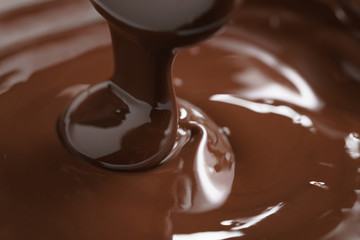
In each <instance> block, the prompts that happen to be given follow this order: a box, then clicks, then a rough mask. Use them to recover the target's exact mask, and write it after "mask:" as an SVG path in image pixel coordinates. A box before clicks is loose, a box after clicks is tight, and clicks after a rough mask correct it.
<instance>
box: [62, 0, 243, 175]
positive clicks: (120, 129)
mask: <svg viewBox="0 0 360 240" xmlns="http://www.w3.org/2000/svg"><path fill="white" fill-rule="evenodd" d="M93 3H94V5H95V7H96V8H97V9H98V11H99V12H100V13H101V14H102V15H103V16H104V17H105V18H106V19H107V20H108V21H109V26H110V32H111V36H112V39H113V49H114V58H115V73H114V76H113V77H112V79H111V80H110V81H108V82H105V83H101V84H98V85H96V86H94V87H92V88H91V89H89V90H87V91H86V92H84V93H82V94H81V95H80V96H78V97H77V98H76V99H75V100H74V101H73V102H72V103H71V104H70V106H69V107H68V109H67V110H66V112H65V113H64V114H63V116H62V118H61V119H60V121H59V129H60V134H61V136H62V138H63V140H64V143H65V144H66V146H67V147H68V148H69V149H70V150H71V151H72V152H74V153H75V154H77V155H78V156H80V157H81V158H82V159H85V160H87V161H89V162H91V163H93V164H96V165H99V166H102V167H106V168H110V169H116V170H142V169H145V168H148V167H152V166H155V165H157V164H159V163H160V162H164V161H165V159H166V158H168V157H169V155H172V152H173V151H174V148H175V147H179V146H177V145H178V143H177V142H178V141H180V140H179V139H177V138H181V136H179V135H178V134H177V132H178V131H177V130H178V114H177V104H176V99H175V93H174V89H173V84H172V80H171V69H172V62H173V59H174V56H175V47H180V46H184V45H187V44H190V43H194V42H196V41H199V40H201V39H204V38H206V37H208V36H209V35H211V34H213V33H214V32H216V31H217V30H218V29H219V28H220V27H221V26H222V25H223V24H225V23H226V21H227V20H228V15H229V13H230V12H231V10H232V9H233V8H234V7H235V5H236V1H230V0H229V1H226V3H225V4H224V3H223V2H222V1H219V0H217V1H214V0H202V1H196V2H189V3H183V2H179V1H166V2H165V3H164V1H159V0H153V1H151V2H149V1H145V2H139V1H136V2H134V1H132V0H129V1H110V0H101V1H100V0H97V1H93ZM149 4H150V5H151V6H152V8H150V9H149V8H148V6H149ZM222 138H225V136H224V137H222Z"/></svg>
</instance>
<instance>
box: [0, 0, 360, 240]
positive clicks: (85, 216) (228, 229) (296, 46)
mask: <svg viewBox="0 0 360 240" xmlns="http://www.w3.org/2000/svg"><path fill="white" fill-rule="evenodd" d="M344 4H346V6H347V7H345V5H344ZM55 5H56V8H54V6H55ZM354 6H355V7H354ZM358 6H359V4H358V3H357V1H355V0H353V1H321V2H320V1H310V0H307V1H301V2H300V1H297V2H294V1H292V2H289V1H285V0H284V1H280V0H273V1H271V2H270V1H266V0H254V1H248V2H247V3H245V5H244V6H243V7H242V8H241V9H240V10H238V11H237V13H236V16H237V17H236V19H235V20H234V24H233V25H232V26H230V27H228V28H227V29H226V31H225V32H224V33H222V34H221V35H219V36H217V37H216V38H214V39H212V40H209V41H207V42H205V43H203V44H201V45H199V46H196V47H193V48H190V49H186V50H182V51H180V53H179V55H178V57H177V58H176V61H175V65H174V77H175V78H174V83H175V90H176V93H177V96H179V97H181V98H182V99H185V100H186V101H188V102H191V103H192V104H195V105H196V106H199V107H200V108H201V109H202V110H199V109H198V108H197V107H194V106H193V105H191V104H190V103H188V102H184V101H180V102H179V119H180V120H179V122H180V123H181V122H183V124H180V126H181V127H180V128H179V130H178V133H177V136H181V137H179V138H178V139H179V146H181V148H179V149H182V150H181V154H177V153H178V149H177V148H175V150H176V151H174V153H173V158H172V159H171V160H170V159H169V160H168V161H166V162H165V163H163V164H161V165H160V166H158V167H155V168H153V169H150V170H147V171H142V172H134V173H123V172H113V171H107V170H105V169H102V168H98V167H95V166H93V165H90V164H87V163H86V162H82V161H79V159H78V157H76V156H74V155H73V154H71V153H70V152H69V151H67V150H66V149H65V148H64V147H63V145H62V143H61V141H60V139H59V137H58V134H57V130H56V123H57V120H58V118H59V115H60V114H61V113H62V112H63V110H64V108H65V107H66V106H67V104H68V103H69V102H71V101H72V100H73V99H74V97H75V96H77V95H78V93H79V92H81V91H83V90H84V89H91V87H90V86H94V85H97V84H101V82H103V80H105V79H108V78H109V76H111V73H112V72H113V69H112V67H111V66H112V49H111V47H110V45H109V44H110V43H109V42H110V37H109V35H108V34H107V32H106V31H107V30H106V29H107V26H106V24H104V23H101V22H98V20H97V18H90V17H89V14H88V13H87V14H83V15H82V13H83V12H84V11H85V9H87V8H88V7H89V4H88V3H87V2H86V1H80V0H76V1H75V0H74V1H72V2H70V1H69V2H66V1H64V2H61V3H53V4H49V5H42V4H40V3H39V6H37V7H36V6H33V7H32V8H28V9H27V10H26V11H24V10H23V9H22V10H19V12H18V14H15V13H17V12H16V10H11V11H12V14H5V15H2V16H5V17H3V19H2V21H1V26H9V27H8V28H1V27H0V31H3V32H1V33H0V35H1V36H2V39H3V36H5V37H4V40H2V41H0V44H2V45H1V46H2V48H1V49H0V93H1V95H0V116H1V121H0V129H1V133H2V134H1V135H2V137H1V138H0V146H1V149H0V151H1V161H0V210H1V213H2V216H3V217H2V218H0V238H1V239H6V240H13V239H15V240H18V239H109V240H112V239H164V240H165V239H166V240H169V239H174V240H179V239H251V240H258V239H270V240H287V239H295V240H303V239H310V240H311V239H313V240H352V239H357V238H359V237H360V232H359V227H358V225H359V220H360V219H359V216H360V213H359V209H360V200H359V198H360V196H359V195H360V192H359V191H360V175H359V169H360V163H359V158H360V137H359V133H360V125H359V122H360V110H359V107H358V105H359V102H360V99H359V96H360V71H359V69H360V59H359V54H358V52H360V39H359V32H358V27H357V26H358V24H359V22H358V20H357V19H358V18H357V17H356V16H357V15H356V14H357V11H356V9H357V7H358ZM34 9H35V10H34ZM27 12H32V13H33V14H31V15H27V14H26V13H27ZM49 12H51V15H50V16H49V15H48V13H49ZM64 12H66V13H68V14H67V18H69V19H72V18H73V19H77V21H78V22H81V21H82V22H83V23H84V25H77V28H76V29H67V30H65V29H66V28H65V27H64V25H61V23H62V22H63V21H65V20H66V19H64V17H63V13H64ZM0 16H1V15H0ZM6 16H9V17H6ZM10 16H12V17H10ZM93 16H96V14H95V13H94V14H93ZM50 17H51V18H50ZM48 18H50V19H51V21H46V20H47V19H48ZM94 19H95V20H94ZM44 21H45V22H46V25H47V26H49V27H48V30H49V31H50V29H51V31H52V32H50V33H49V35H46V34H44V33H43V32H38V26H39V23H43V22H44ZM94 21H96V22H95V23H94ZM29 22H31V23H32V24H34V25H35V26H37V28H36V29H35V28H33V29H32V28H30V27H29ZM85 23H86V24H85ZM57 24H58V25H57ZM10 26H11V27H10ZM69 26H72V25H69ZM19 28H21V29H22V34H23V35H21V36H22V37H23V39H24V40H23V41H20V40H18V41H17V42H16V45H11V41H10V40H8V39H20V38H19V37H17V36H19V35H18V34H20V33H19V31H18V29H19ZM2 29H5V30H2ZM11 29H14V30H11ZM15 29H16V30H15ZM55 30H56V31H55ZM33 32H34V34H35V33H36V34H38V36H39V38H38V39H37V38H34V34H33ZM54 32H56V34H54ZM4 33H6V35H5V34H4ZM28 38H30V40H29V39H28ZM104 90H106V88H104ZM204 112H206V114H205V113H204ZM80 116H81V115H80ZM120 116H121V114H120ZM210 118H211V119H213V120H214V122H215V123H216V124H215V123H214V122H213V121H211V120H210ZM87 121H90V122H91V123H93V122H94V121H95V122H97V123H98V122H99V121H98V119H95V120H94V119H87ZM103 124H104V125H111V124H113V123H112V122H106V121H104V122H103ZM191 124H193V125H191ZM217 126H221V127H222V128H221V133H220V132H219V129H218V127H217ZM223 134H226V135H228V138H229V140H230V144H231V149H232V150H233V151H234V154H235V160H236V161H235V162H234V158H233V155H232V153H231V149H230V148H229V144H228V143H227V141H226V139H225V138H222V137H221V136H223ZM218 139H220V142H219V140H218ZM226 153H230V155H229V154H228V155H227V154H226Z"/></svg>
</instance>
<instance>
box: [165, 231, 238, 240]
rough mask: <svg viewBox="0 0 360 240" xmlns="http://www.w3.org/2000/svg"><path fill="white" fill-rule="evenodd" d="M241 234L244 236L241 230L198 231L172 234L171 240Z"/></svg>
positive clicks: (216, 237) (216, 238) (189, 239)
mask: <svg viewBox="0 0 360 240" xmlns="http://www.w3.org/2000/svg"><path fill="white" fill-rule="evenodd" d="M241 236H244V234H243V233H242V232H235V231H219V232H200V233H192V234H175V235H173V237H172V240H200V239H204V240H205V239H206V240H220V239H221V240H223V239H229V238H234V237H241Z"/></svg>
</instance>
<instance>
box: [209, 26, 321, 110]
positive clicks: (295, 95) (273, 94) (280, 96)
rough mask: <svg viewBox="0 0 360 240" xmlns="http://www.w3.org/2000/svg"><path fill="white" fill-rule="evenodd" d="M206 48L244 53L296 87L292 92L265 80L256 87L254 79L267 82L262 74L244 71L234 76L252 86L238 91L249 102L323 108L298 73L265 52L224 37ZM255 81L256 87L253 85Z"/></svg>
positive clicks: (212, 41)
mask: <svg viewBox="0 0 360 240" xmlns="http://www.w3.org/2000/svg"><path fill="white" fill-rule="evenodd" d="M229 31H230V32H231V31H234V32H236V31H237V30H236V29H229ZM208 45H210V46H213V47H217V48H220V49H223V50H225V51H230V52H232V53H238V54H242V55H243V54H246V55H248V56H251V57H254V58H256V59H258V60H259V61H261V62H262V63H264V64H265V65H267V66H269V67H270V68H271V69H273V70H275V71H277V72H278V73H279V74H281V75H282V76H283V77H285V78H286V79H287V80H289V81H290V82H291V83H292V84H293V85H294V86H295V87H296V90H295V91H294V90H293V89H291V88H288V87H285V86H282V85H280V84H278V83H271V82H270V81H269V82H268V81H266V82H267V83H266V84H261V85H260V86H258V85H259V84H256V81H254V79H261V80H266V78H264V75H263V74H261V75H259V73H260V72H243V73H241V74H240V75H237V76H235V78H236V79H239V78H240V79H242V80H245V81H246V83H247V84H250V85H251V86H250V87H251V90H249V89H246V91H242V92H239V94H241V96H244V97H246V98H249V99H252V100H256V99H274V100H280V101H284V102H288V103H291V104H295V105H297V106H300V107H303V108H307V109H309V110H314V111H319V110H321V109H322V108H323V106H324V103H323V102H322V100H320V99H319V98H318V97H317V96H316V95H315V93H314V92H313V90H312V89H311V87H310V86H309V85H308V84H307V82H306V81H305V79H304V78H303V77H302V76H301V74H300V73H299V72H297V71H296V70H295V69H294V68H292V67H291V66H289V65H287V64H285V63H283V62H281V61H280V60H279V59H277V58H276V57H275V56H273V55H271V54H270V53H268V52H266V51H265V50H263V49H260V48H258V47H256V46H253V45H250V44H247V43H244V42H241V41H239V40H233V39H229V38H225V37H218V38H215V39H213V40H211V41H209V42H208ZM254 82H255V85H256V86H253V85H254Z"/></svg>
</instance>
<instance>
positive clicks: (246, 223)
mask: <svg viewBox="0 0 360 240" xmlns="http://www.w3.org/2000/svg"><path fill="white" fill-rule="evenodd" d="M284 205H285V204H284V203H282V202H281V203H279V204H277V205H275V206H271V207H268V208H267V209H266V210H265V211H263V212H262V213H260V214H259V215H257V216H253V217H249V218H239V219H234V220H225V221H222V222H221V225H223V226H233V227H232V228H231V230H237V231H238V230H243V229H246V228H249V227H251V226H254V225H256V224H258V223H259V222H261V221H263V220H264V219H266V218H268V217H269V216H271V215H273V214H275V213H277V212H278V211H279V210H280V209H281V208H282V207H283V206H284Z"/></svg>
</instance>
